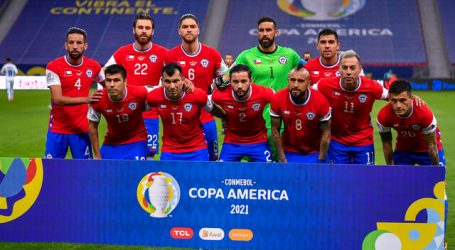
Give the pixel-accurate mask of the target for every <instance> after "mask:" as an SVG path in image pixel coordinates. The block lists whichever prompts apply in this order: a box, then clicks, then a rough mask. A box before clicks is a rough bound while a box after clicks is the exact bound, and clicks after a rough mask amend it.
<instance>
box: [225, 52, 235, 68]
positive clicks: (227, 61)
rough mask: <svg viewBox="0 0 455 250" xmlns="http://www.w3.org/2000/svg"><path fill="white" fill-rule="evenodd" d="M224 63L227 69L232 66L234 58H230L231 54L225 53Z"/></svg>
mask: <svg viewBox="0 0 455 250" xmlns="http://www.w3.org/2000/svg"><path fill="white" fill-rule="evenodd" d="M224 63H225V64H226V67H228V68H231V66H232V64H234V57H233V56H232V54H231V53H226V54H225V55H224Z"/></svg>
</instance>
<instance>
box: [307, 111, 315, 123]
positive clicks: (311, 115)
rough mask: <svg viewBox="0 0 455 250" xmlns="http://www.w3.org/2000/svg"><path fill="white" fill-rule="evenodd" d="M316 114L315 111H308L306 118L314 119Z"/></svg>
mask: <svg viewBox="0 0 455 250" xmlns="http://www.w3.org/2000/svg"><path fill="white" fill-rule="evenodd" d="M315 116H316V115H315V114H314V113H313V112H308V113H306V118H308V120H310V121H311V120H313V119H314V117H315Z"/></svg>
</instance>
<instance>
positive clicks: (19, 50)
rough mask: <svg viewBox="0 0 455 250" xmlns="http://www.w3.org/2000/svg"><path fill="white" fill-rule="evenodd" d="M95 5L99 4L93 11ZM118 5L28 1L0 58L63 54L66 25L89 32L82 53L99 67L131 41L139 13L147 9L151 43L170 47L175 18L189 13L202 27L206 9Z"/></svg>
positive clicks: (198, 4) (200, 4) (40, 59)
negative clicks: (151, 23) (151, 20)
mask: <svg viewBox="0 0 455 250" xmlns="http://www.w3.org/2000/svg"><path fill="white" fill-rule="evenodd" d="M2 1H5V0H2ZM96 2H98V3H104V6H101V7H97V6H95V3H96ZM108 2H111V3H114V2H115V3H116V4H117V6H116V7H113V6H107V3H108ZM121 3H125V1H91V0H84V1H82V0H80V1H74V0H62V1H28V3H27V5H26V6H25V8H24V9H23V11H22V13H21V15H20V17H19V18H18V19H17V20H16V22H15V24H14V26H13V27H12V29H11V30H10V32H9V33H8V35H7V37H6V39H5V40H4V41H3V42H2V43H1V44H0V58H6V57H8V56H9V57H12V58H15V62H16V63H17V64H35V65H45V64H47V62H49V61H50V60H52V59H54V58H56V57H59V56H62V55H63V54H64V47H63V43H64V39H65V36H64V34H65V33H66V31H67V30H68V28H69V27H72V26H78V27H81V28H84V29H86V30H87V32H88V43H89V49H88V50H87V53H86V55H87V56H89V57H92V58H94V59H96V60H98V61H99V62H100V63H101V64H104V63H106V62H107V60H108V59H109V57H110V56H111V55H112V53H113V52H114V51H115V50H116V49H117V48H118V47H119V46H121V45H124V44H127V43H130V42H132V41H133V33H132V22H133V19H134V16H135V15H136V14H137V12H138V11H140V10H141V9H148V10H150V11H151V13H150V14H152V16H153V17H154V18H155V20H156V29H155V36H154V39H153V41H154V42H156V43H158V44H161V45H163V46H165V47H168V48H172V47H174V46H176V45H177V44H179V43H180V38H179V36H178V35H177V27H178V20H179V18H180V16H181V15H182V14H185V13H193V14H195V15H196V16H198V18H199V21H200V23H201V27H204V21H205V20H204V19H205V14H206V13H205V12H206V11H205V10H206V9H207V6H208V0H200V1H183V0H181V1H172V2H169V1H164V0H161V1H160V0H156V1H153V3H152V1H129V2H128V3H129V6H125V5H124V4H123V5H122V4H121ZM142 4H143V6H142V7H141V5H142ZM147 4H149V5H147ZM137 5H139V7H136V6H137ZM97 11H99V12H100V13H98V14H97ZM154 11H156V12H157V13H156V14H154V13H153V12H154ZM106 12H107V13H108V14H105V13H106ZM78 13H80V14H78ZM112 13H123V14H112ZM125 13H130V14H125Z"/></svg>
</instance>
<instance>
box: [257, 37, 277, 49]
mask: <svg viewBox="0 0 455 250" xmlns="http://www.w3.org/2000/svg"><path fill="white" fill-rule="evenodd" d="M258 40H259V44H261V46H262V47H263V48H266V49H268V48H270V47H271V46H272V45H273V44H274V43H275V37H272V38H270V39H269V38H265V37H264V38H262V39H258Z"/></svg>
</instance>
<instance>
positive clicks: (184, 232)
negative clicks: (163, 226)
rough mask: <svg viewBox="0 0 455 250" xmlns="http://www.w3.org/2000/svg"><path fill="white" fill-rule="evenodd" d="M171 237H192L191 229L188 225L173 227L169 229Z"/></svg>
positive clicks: (182, 238) (184, 238)
mask: <svg viewBox="0 0 455 250" xmlns="http://www.w3.org/2000/svg"><path fill="white" fill-rule="evenodd" d="M170 234H171V237H172V238H174V239H181V240H189V239H191V238H193V236H194V232H193V229H191V228H189V227H174V228H172V229H171V231H170Z"/></svg>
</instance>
